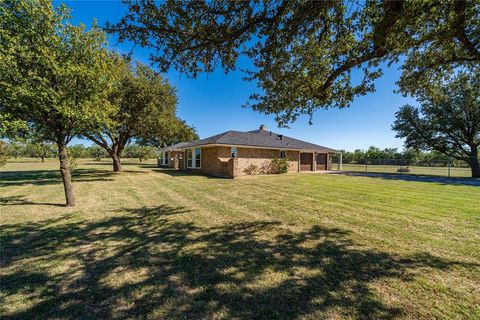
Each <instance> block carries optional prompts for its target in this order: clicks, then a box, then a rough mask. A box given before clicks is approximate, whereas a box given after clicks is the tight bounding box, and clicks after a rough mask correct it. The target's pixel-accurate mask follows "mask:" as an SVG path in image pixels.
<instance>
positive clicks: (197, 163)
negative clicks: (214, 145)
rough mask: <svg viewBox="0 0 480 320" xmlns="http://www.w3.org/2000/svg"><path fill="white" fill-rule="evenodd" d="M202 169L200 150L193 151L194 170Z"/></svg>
mask: <svg viewBox="0 0 480 320" xmlns="http://www.w3.org/2000/svg"><path fill="white" fill-rule="evenodd" d="M201 167H202V149H200V148H198V149H195V168H201Z"/></svg>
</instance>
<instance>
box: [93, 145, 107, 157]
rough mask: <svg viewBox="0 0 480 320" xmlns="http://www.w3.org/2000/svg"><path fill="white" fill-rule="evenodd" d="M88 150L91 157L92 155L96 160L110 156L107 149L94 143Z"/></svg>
mask: <svg viewBox="0 0 480 320" xmlns="http://www.w3.org/2000/svg"><path fill="white" fill-rule="evenodd" d="M88 152H89V154H90V157H92V158H93V159H95V160H96V161H101V160H102V158H106V157H108V154H107V152H106V151H105V149H103V148H102V147H100V146H97V145H93V146H91V147H90V148H88Z"/></svg>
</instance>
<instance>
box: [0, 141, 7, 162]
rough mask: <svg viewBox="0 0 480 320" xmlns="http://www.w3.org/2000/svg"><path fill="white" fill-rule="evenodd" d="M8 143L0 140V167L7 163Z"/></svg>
mask: <svg viewBox="0 0 480 320" xmlns="http://www.w3.org/2000/svg"><path fill="white" fill-rule="evenodd" d="M7 160H8V145H7V143H6V142H5V141H3V140H0V168H1V167H3V166H5V165H6V164H7Z"/></svg>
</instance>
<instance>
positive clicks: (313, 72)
mask: <svg viewBox="0 0 480 320" xmlns="http://www.w3.org/2000/svg"><path fill="white" fill-rule="evenodd" d="M128 4H129V12H128V13H127V14H126V15H125V17H124V18H123V19H122V20H121V21H120V22H119V23H118V24H116V25H111V24H110V25H108V26H107V27H108V29H109V31H110V32H117V33H118V34H119V38H120V40H121V41H123V40H127V41H133V42H136V43H138V44H140V45H142V46H148V47H150V48H153V49H154V50H156V54H155V55H154V56H153V57H152V61H153V62H154V63H157V64H158V65H159V66H160V68H161V69H162V70H163V71H165V70H167V69H168V68H170V67H172V66H173V67H174V68H176V69H178V70H179V71H180V72H182V73H186V74H188V75H191V76H193V77H196V76H197V74H198V73H199V72H212V71H213V70H215V68H216V67H218V66H221V67H223V68H224V70H225V71H227V72H228V71H230V70H233V69H235V67H236V62H237V60H238V57H239V56H241V55H244V56H247V57H248V58H250V60H251V61H252V63H253V66H254V67H253V68H252V70H250V71H249V72H248V79H249V80H251V81H255V82H256V83H257V86H258V87H259V89H260V90H259V91H260V92H261V93H254V94H252V95H251V97H250V98H251V99H250V103H249V104H247V105H249V106H251V107H252V108H253V109H254V110H257V111H260V112H264V113H267V114H275V115H276V116H277V121H278V122H279V123H280V124H283V125H286V124H288V123H289V122H291V121H295V120H296V119H297V117H298V116H300V115H302V114H306V115H309V116H310V117H311V116H312V114H313V112H314V111H315V110H316V109H317V108H330V107H338V108H342V107H347V106H349V104H350V103H351V102H352V101H353V99H354V98H355V97H358V96H361V95H365V94H367V93H369V92H372V91H374V90H375V88H374V80H375V79H376V78H378V77H379V76H380V75H381V74H382V70H381V69H380V67H379V66H380V64H381V63H388V64H391V63H398V62H399V61H400V58H402V64H401V66H402V70H403V73H402V77H401V81H400V83H399V84H400V88H401V90H402V92H404V93H413V92H416V90H417V88H418V85H419V84H422V85H427V84H428V83H430V81H431V80H432V79H435V78H438V77H440V76H442V75H445V74H449V73H452V70H455V69H456V68H460V67H467V66H472V65H477V66H478V63H479V62H480V47H479V42H478V39H479V38H480V6H479V5H478V1H452V0H450V1H386V0H385V1H355V2H352V1H303V0H292V1H256V0H250V1H206V0H204V1H184V2H180V1H166V2H162V3H153V2H149V1H145V2H144V1H140V2H137V1H131V2H128ZM354 70H362V71H363V78H361V79H359V80H354V79H352V77H351V72H352V71H354Z"/></svg>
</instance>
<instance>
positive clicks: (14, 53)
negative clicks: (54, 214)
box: [0, 0, 112, 206]
mask: <svg viewBox="0 0 480 320" xmlns="http://www.w3.org/2000/svg"><path fill="white" fill-rule="evenodd" d="M0 17H1V19H0V30H1V32H0V44H1V45H0V78H1V81H0V113H1V114H8V115H10V116H11V120H10V121H12V122H13V121H17V120H22V121H24V122H25V123H26V124H27V125H28V126H29V127H30V128H31V129H32V131H34V132H36V133H38V134H39V135H40V136H41V137H42V140H44V141H52V142H54V143H56V145H57V148H58V157H59V160H60V172H61V176H62V180H63V186H64V191H65V198H66V205H67V206H74V205H75V198H74V193H73V185H72V181H71V174H70V167H69V163H68V153H67V145H68V143H69V142H70V141H71V140H72V139H73V138H74V137H75V136H76V135H78V133H79V132H80V130H82V129H83V128H84V127H87V125H88V126H92V124H94V123H100V122H101V119H102V118H104V117H105V115H106V114H108V113H109V110H110V109H109V106H110V105H109V104H108V103H104V100H105V98H106V94H107V93H108V92H109V84H110V81H109V79H108V75H109V71H110V70H111V69H112V67H111V66H110V65H109V60H108V59H107V50H106V43H105V35H104V33H103V31H101V30H100V29H99V28H98V27H96V25H94V26H93V27H92V28H91V29H90V30H88V31H86V30H85V26H84V25H79V26H73V25H71V24H69V23H67V22H66V21H67V19H68V18H69V13H68V10H67V9H66V7H65V6H61V7H59V8H58V9H56V10H54V9H53V7H52V4H51V2H50V1H47V0H39V1H28V0H4V1H2V2H1V3H0Z"/></svg>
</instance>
